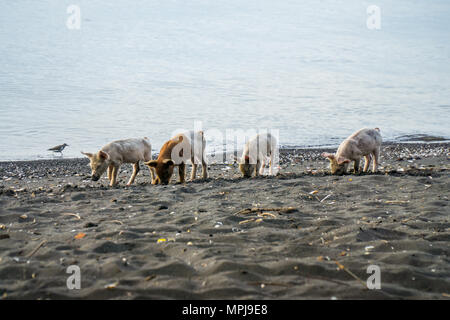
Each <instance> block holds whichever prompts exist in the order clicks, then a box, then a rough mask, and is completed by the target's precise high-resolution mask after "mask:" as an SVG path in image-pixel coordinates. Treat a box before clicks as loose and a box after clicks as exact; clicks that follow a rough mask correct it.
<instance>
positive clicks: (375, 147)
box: [322, 128, 382, 175]
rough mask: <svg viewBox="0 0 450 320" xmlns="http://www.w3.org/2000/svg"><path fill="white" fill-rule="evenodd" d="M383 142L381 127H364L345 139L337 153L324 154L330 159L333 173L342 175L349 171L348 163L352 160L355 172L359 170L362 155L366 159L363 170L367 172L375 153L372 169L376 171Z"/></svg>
mask: <svg viewBox="0 0 450 320" xmlns="http://www.w3.org/2000/svg"><path fill="white" fill-rule="evenodd" d="M381 142H382V140H381V134H380V129H379V128H375V129H369V128H363V129H360V130H358V131H356V132H355V133H353V134H352V135H351V136H349V137H348V138H347V139H345V140H344V141H343V142H342V143H341V145H340V146H339V148H338V150H337V151H336V154H331V153H327V152H324V153H322V156H323V157H326V158H328V159H329V160H330V168H331V174H334V175H342V174H345V173H346V172H347V168H348V165H349V163H350V162H352V161H354V169H355V173H357V172H359V161H360V159H361V157H364V159H365V163H364V169H363V171H364V172H367V170H368V169H369V165H370V161H371V159H372V155H373V158H374V159H373V167H372V171H373V172H376V171H377V166H378V160H379V157H380V148H381Z"/></svg>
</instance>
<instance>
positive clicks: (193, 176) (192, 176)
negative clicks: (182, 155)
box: [191, 157, 198, 181]
mask: <svg viewBox="0 0 450 320" xmlns="http://www.w3.org/2000/svg"><path fill="white" fill-rule="evenodd" d="M191 162H192V172H191V181H193V180H195V176H196V175H197V166H198V165H197V164H196V163H195V158H193V157H192V158H191Z"/></svg>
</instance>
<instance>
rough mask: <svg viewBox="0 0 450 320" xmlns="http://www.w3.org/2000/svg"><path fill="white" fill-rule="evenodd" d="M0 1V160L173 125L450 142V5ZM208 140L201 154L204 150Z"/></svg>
mask: <svg viewBox="0 0 450 320" xmlns="http://www.w3.org/2000/svg"><path fill="white" fill-rule="evenodd" d="M375 2H376V3H375V4H376V5H378V6H379V7H380V9H381V29H380V30H369V29H368V28H367V26H366V20H367V17H368V14H367V12H366V9H367V7H368V6H369V5H371V4H374V2H372V1H370V2H366V1H360V0H354V1H353V0H328V1H317V0H308V1H297V0H296V1H288V0H286V1H275V0H271V1H266V0H254V1H253V0H252V1H250V0H249V1H245V0H224V1H222V0H215V1H207V0H203V1H202V0H193V1H186V0H184V1H181V0H180V1H175V0H174V1H170V0H163V1H153V0H148V1H130V0H127V1H122V0H114V1H106V0H89V1H83V0H78V1H76V2H75V4H77V5H79V8H80V9H81V25H80V26H81V28H80V29H79V30H70V29H68V28H67V27H66V20H67V18H68V17H69V15H70V14H68V13H67V12H66V10H67V7H68V6H69V5H71V4H72V1H62V0H47V1H33V0H29V1H25V0H22V1H19V0H16V1H12V0H2V1H1V2H0V135H1V142H0V160H6V159H36V158H46V157H51V156H52V154H51V153H50V152H48V151H46V149H47V148H49V147H52V146H54V145H57V144H61V143H64V142H66V143H68V144H69V145H70V147H68V149H66V152H65V157H72V156H81V155H80V154H79V151H80V150H84V151H94V150H97V149H98V148H99V147H100V146H102V145H104V144H105V143H107V142H109V141H111V140H113V139H120V138H126V137H141V136H148V137H149V138H150V139H151V141H152V144H153V147H154V149H159V148H160V146H161V145H162V143H163V142H164V141H165V140H166V139H167V138H169V136H170V135H171V134H172V132H173V131H174V130H176V129H178V128H180V129H181V128H185V129H191V128H193V125H194V121H202V124H203V129H204V130H206V131H207V130H209V129H218V130H223V131H224V130H225V129H227V128H274V129H279V130H280V131H279V132H280V143H281V144H283V145H300V146H310V145H327V144H328V145H336V144H338V143H339V141H340V140H341V139H342V138H344V137H346V136H347V135H349V134H350V133H351V132H352V131H354V130H356V129H359V128H361V127H364V126H370V127H375V126H377V127H380V128H381V131H382V133H383V136H384V138H385V139H395V138H396V137H398V136H401V135H405V134H415V133H425V134H432V135H442V136H446V137H450V129H449V125H448V124H449V123H450V90H449V87H450V63H449V58H450V36H449V34H450V21H449V19H448V18H449V16H450V2H449V1H448V0H433V1H418V0H417V1H413V0H408V1H404V0H396V1H392V0H390V1H381V0H377V1H375ZM213 144H216V146H217V144H218V142H215V143H212V142H211V143H210V144H209V148H210V149H211V148H213V147H214V145H213Z"/></svg>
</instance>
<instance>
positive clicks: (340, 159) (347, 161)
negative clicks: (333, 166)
mask: <svg viewBox="0 0 450 320" xmlns="http://www.w3.org/2000/svg"><path fill="white" fill-rule="evenodd" d="M350 162H351V160H349V159H345V158H339V159H338V164H343V163H350Z"/></svg>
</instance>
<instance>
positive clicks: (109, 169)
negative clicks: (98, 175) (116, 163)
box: [108, 165, 113, 182]
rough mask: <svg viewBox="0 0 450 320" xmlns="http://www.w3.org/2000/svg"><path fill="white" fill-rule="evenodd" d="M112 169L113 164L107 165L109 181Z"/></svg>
mask: <svg viewBox="0 0 450 320" xmlns="http://www.w3.org/2000/svg"><path fill="white" fill-rule="evenodd" d="M112 170H113V165H110V166H109V167H108V180H109V181H110V182H111V179H112Z"/></svg>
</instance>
